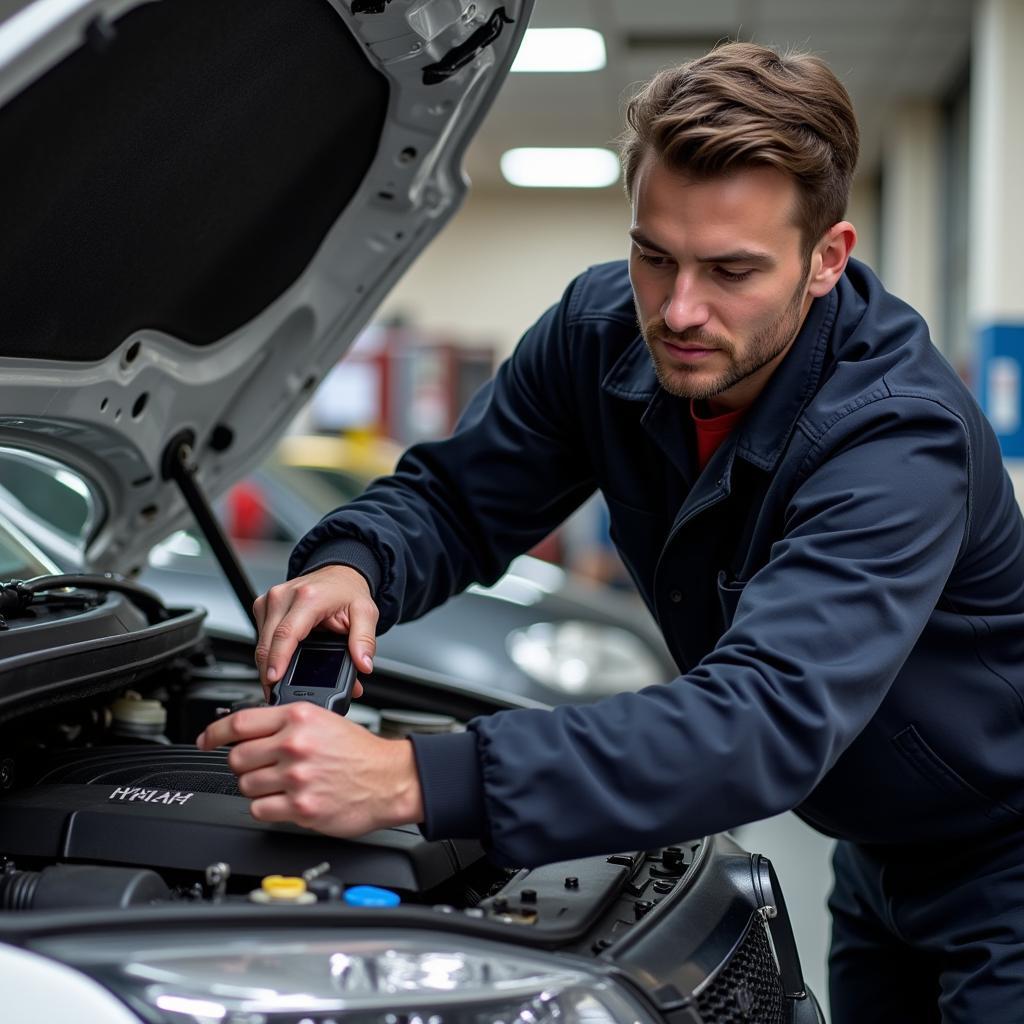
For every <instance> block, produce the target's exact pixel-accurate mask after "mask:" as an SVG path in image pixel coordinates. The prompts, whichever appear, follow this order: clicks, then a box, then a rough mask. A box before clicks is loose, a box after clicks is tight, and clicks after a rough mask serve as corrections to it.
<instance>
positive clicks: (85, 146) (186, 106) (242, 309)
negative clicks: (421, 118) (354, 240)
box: [0, 0, 389, 361]
mask: <svg viewBox="0 0 1024 1024" xmlns="http://www.w3.org/2000/svg"><path fill="white" fill-rule="evenodd" d="M87 39H88V42H87V43H86V44H85V45H84V46H83V47H81V48H80V49H79V50H77V51H76V52H74V53H73V54H71V55H70V56H69V57H68V58H67V59H65V60H64V61H63V62H62V63H61V64H59V65H58V66H57V67H55V68H54V69H53V70H52V71H51V72H50V73H49V74H47V75H46V76H45V77H44V78H43V79H41V80H39V81H38V82H36V83H34V84H33V85H32V86H30V87H29V88H28V89H26V90H25V91H24V92H23V93H22V94H21V95H19V96H17V97H16V98H15V99H14V100H12V101H11V102H10V103H9V104H8V105H7V106H6V107H5V108H4V109H3V110H0V149H2V151H3V152H4V153H5V154H6V158H5V159H4V160H3V161H2V162H0V222H2V223H3V237H2V240H0V280H2V281H3V283H4V284H3V288H2V289H0V323H2V324H3V325H4V331H3V333H4V339H3V342H2V351H3V354H4V355H6V356H21V357H28V358H48V359H68V360H79V361H93V360H100V359H103V358H104V357H105V356H107V355H108V354H109V353H110V352H111V351H113V350H114V349H115V348H116V347H117V346H118V345H119V344H120V343H121V342H122V341H123V340H124V339H125V338H126V337H128V336H129V335H130V334H131V333H132V332H133V331H136V330H138V329H140V328H155V329H157V330H161V331H165V332H167V333H169V334H171V335H174V336H177V337H180V338H182V339H184V340H185V341H186V342H188V343H189V344H192V345H208V344H210V343H211V342H214V341H217V340H218V339H219V338H221V337H223V336H225V335H226V334H228V333H230V332H231V331H233V330H235V329H236V328H238V327H240V326H241V325H242V324H244V323H246V322H247V321H248V320H250V319H252V318H253V317H254V316H255V315H256V314H258V313H259V312H260V311H261V310H263V309H265V308H266V307H267V306H268V305H269V304H270V303H271V302H272V301H273V300H274V299H275V298H276V297H277V296H279V295H280V294H281V293H282V292H284V291H285V290H286V289H287V288H288V287H289V286H290V285H291V284H292V283H293V282H294V281H295V279H296V278H297V277H298V276H299V274H301V272H302V271H303V270H304V268H305V267H306V266H307V265H308V264H309V262H310V260H311V259H312V257H313V255H314V254H315V252H316V250H317V248H318V247H319V245H320V243H321V242H322V241H323V238H324V236H325V235H326V234H327V232H328V230H329V229H330V227H331V226H332V224H333V223H334V222H335V221H336V220H337V218H338V217H339V216H340V215H341V213H342V212H343V211H344V209H345V207H346V205H347V204H348V202H349V200H350V199H351V198H352V196H353V195H354V193H355V191H356V190H357V189H358V187H359V185H360V183H361V182H362V180H363V177H364V175H365V173H366V171H367V169H368V168H369V166H370V164H371V163H372V161H373V159H374V156H375V155H376V152H377V147H378V142H379V139H380V135H381V132H382V129H383V124H384V119H385V116H386V113H387V106H388V98H389V90H388V83H387V80H386V79H385V78H384V77H383V76H382V75H381V74H379V73H378V72H377V71H376V70H375V69H374V68H373V67H372V66H371V65H370V64H369V63H368V61H367V60H366V58H365V56H364V55H363V53H362V51H361V48H360V46H359V44H358V43H357V42H356V41H355V40H354V39H353V38H352V36H351V34H350V33H349V31H348V29H347V28H346V26H345V24H344V23H343V22H342V20H341V18H340V17H339V15H338V14H337V12H336V11H335V10H334V9H333V8H332V7H331V6H330V5H329V4H328V3H327V2H326V0H287V2H285V0H276V2H274V3H252V2H251V0H216V2H215V3H214V2H210V0H162V2H161V3H153V4H143V5H141V6H140V7H137V8H135V9H134V10H132V11H130V12H129V13H127V14H126V15H125V16H124V17H122V18H120V19H119V20H117V21H116V22H113V23H112V24H110V25H104V30H103V31H102V32H91V33H88V34H87Z"/></svg>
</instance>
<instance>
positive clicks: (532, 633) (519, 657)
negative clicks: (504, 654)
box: [507, 620, 665, 697]
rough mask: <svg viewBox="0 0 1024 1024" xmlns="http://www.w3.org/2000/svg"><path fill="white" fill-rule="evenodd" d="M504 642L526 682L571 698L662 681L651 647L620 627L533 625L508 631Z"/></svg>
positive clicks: (558, 623) (571, 623)
mask: <svg viewBox="0 0 1024 1024" xmlns="http://www.w3.org/2000/svg"><path fill="white" fill-rule="evenodd" d="M507 643H508V653H509V656H510V657H511V658H512V660H513V661H514V662H515V663H516V665H517V666H518V667H519V668H520V669H521V670H522V671H523V672H525V673H526V674H527V675H528V676H530V678H531V679H535V680H536V681H537V682H538V683H543V684H544V685H545V686H550V687H552V688H554V689H556V690H561V691H562V692H563V693H566V694H568V695H570V696H573V697H579V696H605V695H608V694H612V693H621V692H622V691H623V690H639V689H641V688H642V687H644V686H650V685H651V684H652V683H660V682H664V675H665V672H664V669H663V668H662V667H661V664H660V663H659V661H658V659H657V658H655V656H654V654H653V653H652V651H651V649H650V647H648V646H647V644H646V643H644V641H643V640H642V639H641V638H640V637H638V636H637V635H636V634H635V633H631V632H630V631H629V630H627V629H622V628H621V627H619V626H605V625H602V624H600V623H597V622H581V621H575V620H569V621H566V622H537V623H534V625H532V626H528V627H527V628H526V629H517V630H515V631H514V632H513V633H510V634H509V636H508V641H507Z"/></svg>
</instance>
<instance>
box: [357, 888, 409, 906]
mask: <svg viewBox="0 0 1024 1024" xmlns="http://www.w3.org/2000/svg"><path fill="white" fill-rule="evenodd" d="M345 902H346V903H347V904H348V905H349V906H350V907H397V906H398V904H399V903H401V902H402V898H401V897H400V896H399V895H398V893H397V892H392V891H391V890H390V889H379V888H378V887H377V886H376V885H354V886H352V888H351V889H346V890H345Z"/></svg>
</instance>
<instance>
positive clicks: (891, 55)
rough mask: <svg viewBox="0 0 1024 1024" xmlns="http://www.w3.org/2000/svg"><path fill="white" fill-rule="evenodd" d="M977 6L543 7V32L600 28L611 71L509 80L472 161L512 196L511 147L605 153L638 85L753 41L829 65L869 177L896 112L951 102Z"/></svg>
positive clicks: (481, 179)
mask: <svg viewBox="0 0 1024 1024" xmlns="http://www.w3.org/2000/svg"><path fill="white" fill-rule="evenodd" d="M971 8H972V2H971V0H537V5H536V7H535V9H534V15H533V18H532V20H531V25H533V26H535V27H547V28H564V27H575V26H580V27H585V28H595V29H597V30H598V31H600V32H601V33H602V34H603V35H604V37H605V44H606V46H607V48H608V67H607V68H605V69H604V70H603V71H598V72H590V73H586V74H540V75H538V74H515V75H510V76H509V79H508V81H507V83H506V85H505V87H504V89H503V92H502V94H501V96H499V98H498V101H497V103H496V104H495V106H494V108H493V110H492V112H491V114H490V115H489V117H488V119H487V121H486V123H485V124H484V126H483V127H482V129H481V131H480V133H479V135H478V136H477V139H476V141H475V142H474V144H473V147H472V149H471V150H470V152H469V154H468V156H467V161H466V164H467V169H468V171H469V175H470V177H471V179H472V180H473V183H474V185H475V186H476V187H477V188H483V189H491V188H508V187H510V186H505V185H504V184H503V183H502V180H501V175H500V172H499V170H498V158H499V157H500V155H501V153H502V152H504V151H505V150H506V149H508V148H510V147H511V146H554V145H560V146H599V145H607V144H609V143H610V142H611V141H612V140H613V139H614V138H615V136H616V135H617V134H618V132H619V131H620V130H621V125H622V114H621V112H622V107H623V100H624V97H625V96H627V95H628V93H629V91H630V87H631V86H632V85H634V84H635V83H637V82H640V81H643V80H644V79H646V78H648V77H650V76H651V75H652V74H653V73H654V72H655V71H657V70H658V68H660V67H664V66H666V65H670V64H674V63H678V62H680V61H683V60H687V59H689V58H691V57H695V56H698V55H699V54H701V53H704V52H706V51H707V50H708V49H710V48H711V47H712V46H713V45H714V44H715V42H716V41H718V40H722V39H727V38H739V39H751V40H755V41H757V42H762V43H767V44H770V45H773V46H776V47H779V48H781V49H787V48H791V49H806V50H811V51H813V52H815V53H818V54H820V55H821V56H822V57H824V58H825V59H826V60H827V61H828V62H829V64H830V65H831V66H832V68H833V70H834V71H835V72H836V73H837V74H838V76H839V77H840V78H841V79H842V81H843V83H844V84H845V85H846V87H847V89H848V90H849V91H850V95H851V96H852V98H853V101H854V105H855V107H856V109H857V114H858V118H859V120H860V124H861V132H862V146H861V164H860V171H861V173H862V174H863V173H871V172H872V171H873V170H874V169H875V167H876V166H877V162H878V154H879V152H880V144H881V137H882V132H883V126H884V122H885V116H886V112H887V111H890V110H892V109H893V108H894V107H895V105H896V104H898V103H899V102H901V101H903V100H909V99H927V98H934V99H943V98H944V97H945V96H946V95H947V94H948V93H949V92H950V90H951V89H952V88H953V87H954V86H955V85H956V84H957V83H958V82H959V81H960V76H961V75H962V74H963V73H964V71H965V69H966V67H967V62H968V54H969V47H970V26H971Z"/></svg>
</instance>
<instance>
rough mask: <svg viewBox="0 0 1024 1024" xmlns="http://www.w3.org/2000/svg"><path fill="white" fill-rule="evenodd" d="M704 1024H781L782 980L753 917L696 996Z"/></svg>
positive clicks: (763, 931)
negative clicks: (725, 957)
mask: <svg viewBox="0 0 1024 1024" xmlns="http://www.w3.org/2000/svg"><path fill="white" fill-rule="evenodd" d="M697 1009H698V1010H699V1011H700V1017H701V1020H702V1021H703V1022H704V1024H784V1021H785V1020H786V1002H785V996H784V995H783V993H782V979H781V978H780V977H779V968H778V965H777V964H776V962H775V955H774V954H773V953H772V948H771V945H770V944H769V942H768V932H767V928H766V927H765V924H764V922H763V921H762V920H761V918H760V916H759V915H757V914H755V915H754V916H753V917H752V918H751V919H750V923H749V924H748V925H747V930H746V932H744V934H743V938H742V939H741V940H740V942H739V945H738V946H737V947H736V949H735V950H733V952H732V955H731V956H730V957H729V959H728V960H726V961H725V963H724V964H723V965H722V966H721V967H720V968H719V969H718V972H717V973H716V974H714V975H713V976H712V977H711V978H709V979H708V981H707V982H706V983H705V987H704V988H703V989H702V990H701V991H700V992H698V993H697Z"/></svg>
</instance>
